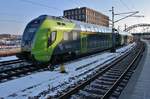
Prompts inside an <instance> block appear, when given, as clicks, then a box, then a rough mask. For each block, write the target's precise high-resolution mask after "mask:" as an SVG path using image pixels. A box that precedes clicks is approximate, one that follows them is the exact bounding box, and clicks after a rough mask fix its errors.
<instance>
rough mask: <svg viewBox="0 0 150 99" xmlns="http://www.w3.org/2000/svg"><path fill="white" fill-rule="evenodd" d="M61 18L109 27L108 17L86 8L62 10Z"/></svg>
mask: <svg viewBox="0 0 150 99" xmlns="http://www.w3.org/2000/svg"><path fill="white" fill-rule="evenodd" d="M63 16H64V17H65V18H68V19H73V20H78V21H83V22H87V23H92V24H97V25H101V26H107V27H108V26H109V17H108V16H106V15H104V14H102V13H100V12H98V11H95V10H93V9H90V8H87V7H82V8H75V9H68V10H64V13H63Z"/></svg>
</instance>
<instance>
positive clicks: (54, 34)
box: [48, 31, 56, 47]
mask: <svg viewBox="0 0 150 99" xmlns="http://www.w3.org/2000/svg"><path fill="white" fill-rule="evenodd" d="M55 40H56V31H53V32H51V34H50V36H49V37H48V47H49V46H50V45H51V44H52V43H53V42H54V41H55Z"/></svg>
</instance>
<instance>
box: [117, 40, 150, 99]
mask: <svg viewBox="0 0 150 99" xmlns="http://www.w3.org/2000/svg"><path fill="white" fill-rule="evenodd" d="M144 42H145V43H146V45H147V47H146V50H145V52H144V55H143V57H142V59H141V61H140V63H139V65H138V67H137V68H136V70H135V72H134V73H133V75H132V77H131V79H130V80H129V82H128V84H127V86H126V87H125V89H124V90H123V91H122V93H121V95H120V97H119V99H150V40H147V41H146V40H144Z"/></svg>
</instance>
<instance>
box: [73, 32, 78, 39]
mask: <svg viewBox="0 0 150 99" xmlns="http://www.w3.org/2000/svg"><path fill="white" fill-rule="evenodd" d="M77 38H78V33H77V32H73V40H77Z"/></svg>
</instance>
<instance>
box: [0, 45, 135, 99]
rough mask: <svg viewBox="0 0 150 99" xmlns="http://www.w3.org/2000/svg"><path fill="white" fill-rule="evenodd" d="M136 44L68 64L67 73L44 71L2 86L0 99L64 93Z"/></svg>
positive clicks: (66, 65) (18, 98)
mask: <svg viewBox="0 0 150 99" xmlns="http://www.w3.org/2000/svg"><path fill="white" fill-rule="evenodd" d="M135 45H136V44H135V43H133V44H130V45H128V46H125V47H123V48H120V49H118V50H117V51H116V53H110V52H105V53H103V54H98V55H96V56H90V57H88V58H86V59H81V60H78V61H74V62H71V63H66V64H64V65H65V68H66V71H67V73H64V74H62V73H60V71H59V68H56V69H55V70H54V71H44V72H38V73H34V74H32V75H28V76H26V77H22V78H18V79H15V80H12V81H8V82H5V83H1V84H0V98H1V97H3V98H7V99H12V98H15V99H24V98H29V97H34V96H36V97H38V98H41V99H43V98H46V97H48V96H53V95H56V94H58V93H59V92H62V91H63V90H64V89H66V88H67V87H69V86H74V84H77V83H78V82H79V81H82V80H85V79H87V78H88V77H89V76H90V75H92V74H94V73H95V71H96V70H98V69H99V68H101V67H103V66H106V65H107V64H108V63H110V62H112V61H113V60H115V59H116V58H117V57H119V56H121V55H123V54H124V53H126V52H128V51H129V50H131V49H132V48H133V47H134V46H135Z"/></svg>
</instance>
